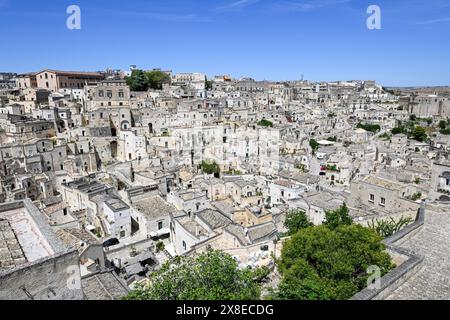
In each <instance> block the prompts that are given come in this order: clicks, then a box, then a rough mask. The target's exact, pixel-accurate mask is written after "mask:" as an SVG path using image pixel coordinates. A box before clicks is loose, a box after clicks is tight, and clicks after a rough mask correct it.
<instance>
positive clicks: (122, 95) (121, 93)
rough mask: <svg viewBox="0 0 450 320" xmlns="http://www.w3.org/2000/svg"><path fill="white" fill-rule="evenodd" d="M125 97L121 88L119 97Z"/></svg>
mask: <svg viewBox="0 0 450 320" xmlns="http://www.w3.org/2000/svg"><path fill="white" fill-rule="evenodd" d="M123 97H124V94H123V91H122V90H119V98H123Z"/></svg>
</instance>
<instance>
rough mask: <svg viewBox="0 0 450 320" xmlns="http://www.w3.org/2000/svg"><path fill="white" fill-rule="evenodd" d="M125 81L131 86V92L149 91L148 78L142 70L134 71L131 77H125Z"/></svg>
mask: <svg viewBox="0 0 450 320" xmlns="http://www.w3.org/2000/svg"><path fill="white" fill-rule="evenodd" d="M125 81H126V82H127V84H128V85H129V86H130V89H131V91H147V90H148V83H147V78H146V76H145V73H144V71H142V70H133V71H132V72H131V76H129V77H125Z"/></svg>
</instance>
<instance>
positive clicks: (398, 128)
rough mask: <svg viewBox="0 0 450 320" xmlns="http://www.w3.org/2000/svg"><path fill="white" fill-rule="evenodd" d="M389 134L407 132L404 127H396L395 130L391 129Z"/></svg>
mask: <svg viewBox="0 0 450 320" xmlns="http://www.w3.org/2000/svg"><path fill="white" fill-rule="evenodd" d="M391 133H392V134H394V135H395V134H402V133H403V134H406V133H407V131H406V128H405V127H404V126H398V127H396V128H394V129H392V130H391Z"/></svg>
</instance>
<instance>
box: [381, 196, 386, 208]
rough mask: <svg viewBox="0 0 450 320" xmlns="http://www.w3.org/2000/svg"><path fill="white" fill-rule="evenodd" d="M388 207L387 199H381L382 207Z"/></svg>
mask: <svg viewBox="0 0 450 320" xmlns="http://www.w3.org/2000/svg"><path fill="white" fill-rule="evenodd" d="M385 205H386V199H385V198H383V197H381V199H380V206H382V207H384V206H385Z"/></svg>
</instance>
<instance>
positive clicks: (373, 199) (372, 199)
mask: <svg viewBox="0 0 450 320" xmlns="http://www.w3.org/2000/svg"><path fill="white" fill-rule="evenodd" d="M369 202H372V203H374V202H375V195H373V194H371V195H370V198H369Z"/></svg>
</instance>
